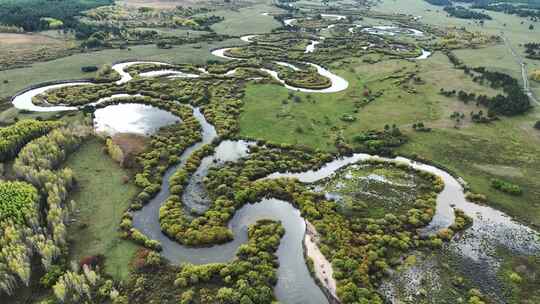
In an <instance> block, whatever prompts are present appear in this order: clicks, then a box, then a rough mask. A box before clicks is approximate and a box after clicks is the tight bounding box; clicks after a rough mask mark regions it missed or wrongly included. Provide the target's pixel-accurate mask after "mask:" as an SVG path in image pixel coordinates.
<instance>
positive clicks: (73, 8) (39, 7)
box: [0, 0, 114, 31]
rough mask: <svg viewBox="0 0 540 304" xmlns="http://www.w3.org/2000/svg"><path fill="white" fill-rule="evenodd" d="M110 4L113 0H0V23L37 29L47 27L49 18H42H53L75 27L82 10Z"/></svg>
mask: <svg viewBox="0 0 540 304" xmlns="http://www.w3.org/2000/svg"><path fill="white" fill-rule="evenodd" d="M111 4H114V1H113V0H0V24H5V25H15V26H18V27H22V28H23V29H24V30H26V31H38V30H44V29H48V28H49V24H50V19H44V18H54V19H56V20H59V21H61V22H62V23H63V24H64V27H67V28H76V27H77V26H78V21H77V19H76V16H78V15H80V13H81V12H82V11H85V10H89V9H92V8H95V7H98V6H102V5H111Z"/></svg>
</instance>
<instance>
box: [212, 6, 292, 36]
mask: <svg viewBox="0 0 540 304" xmlns="http://www.w3.org/2000/svg"><path fill="white" fill-rule="evenodd" d="M278 12H281V10H280V9H278V8H276V7H275V6H270V5H268V4H264V3H263V4H257V5H253V6H249V7H244V8H240V9H238V10H223V11H215V12H212V13H211V14H213V15H217V16H222V17H224V18H225V20H223V21H221V22H219V23H216V24H214V25H212V26H211V27H212V29H213V30H214V31H216V33H218V34H225V35H245V34H253V33H267V32H270V31H271V30H272V29H274V28H278V27H280V26H281V24H280V23H279V22H278V21H277V20H275V19H274V18H273V17H272V16H262V15H261V14H262V13H278ZM247 24H249V26H246V25H247Z"/></svg>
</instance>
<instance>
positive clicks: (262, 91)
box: [240, 54, 495, 150]
mask: <svg viewBox="0 0 540 304" xmlns="http://www.w3.org/2000/svg"><path fill="white" fill-rule="evenodd" d="M338 65H339V66H344V65H342V64H338ZM348 65H349V68H346V69H344V70H343V69H342V70H339V69H335V68H334V69H332V71H335V72H337V74H339V75H341V76H343V77H345V78H346V79H347V80H348V81H349V88H348V89H347V90H346V91H343V92H340V93H336V94H306V93H301V92H296V93H294V94H295V95H298V96H300V97H301V99H302V102H300V103H296V102H294V101H293V100H289V99H288V94H289V93H290V92H291V91H289V90H287V89H285V88H283V87H281V86H276V85H263V86H248V88H247V92H246V97H245V107H244V112H243V113H242V115H241V117H240V127H241V130H240V133H241V135H244V136H250V137H261V138H265V139H268V140H271V141H275V142H281V141H283V142H286V143H293V144H302V145H307V146H311V147H315V148H319V149H322V150H334V140H335V137H336V135H337V134H338V133H342V134H343V135H344V136H345V138H347V139H349V140H350V139H351V138H352V137H353V136H354V135H356V134H358V133H359V132H361V131H366V130H370V129H381V128H383V127H384V125H385V124H394V123H395V124H397V125H399V126H405V127H408V126H410V125H412V124H413V123H415V122H418V121H424V122H428V121H436V122H437V125H440V126H449V125H451V126H453V124H452V123H451V121H450V119H449V118H448V117H449V116H450V114H451V113H453V112H454V111H461V112H464V113H469V112H470V110H472V109H475V108H476V107H474V106H467V105H464V104H463V103H461V102H458V101H457V100H455V99H450V98H446V97H443V96H441V95H439V94H438V92H439V90H440V88H441V85H440V83H445V84H446V83H452V84H453V86H452V87H449V86H445V88H446V89H458V90H459V89H464V90H468V91H469V90H470V91H473V90H474V91H476V92H481V93H484V94H487V95H493V94H494V93H495V92H494V91H493V90H491V89H489V88H485V87H482V86H479V85H477V84H476V83H474V82H472V81H471V80H470V79H469V78H467V77H466V76H465V75H464V74H463V72H461V71H458V70H455V69H453V68H451V66H450V63H449V62H448V59H447V58H446V57H445V56H443V55H442V54H435V55H434V56H433V57H431V58H430V59H429V60H425V61H417V62H408V61H403V60H401V61H397V60H391V61H384V62H380V63H376V64H366V63H363V62H361V61H360V60H351V63H350V64H348ZM410 73H414V74H415V75H418V76H419V77H420V78H421V79H423V80H424V82H425V84H421V85H414V86H413V87H414V89H415V90H416V93H408V92H406V91H404V90H403V88H402V87H401V86H398V85H396V83H395V82H396V81H397V80H398V79H394V78H389V77H395V76H398V77H401V76H403V75H408V74H410ZM364 88H368V89H369V90H371V91H372V94H375V93H376V92H382V96H381V97H379V98H377V99H375V101H373V102H372V103H370V104H368V105H367V106H365V107H364V108H362V109H360V110H359V111H358V113H354V111H355V106H354V103H355V102H361V101H362V100H363V96H362V94H363V91H364ZM308 96H310V97H309V98H310V99H308ZM284 100H286V101H287V103H286V104H285V103H284ZM344 114H347V115H352V116H354V117H356V118H357V120H356V121H355V122H353V123H348V122H343V121H341V119H340V118H341V117H342V116H343V115H344ZM300 129H302V132H299V130H300Z"/></svg>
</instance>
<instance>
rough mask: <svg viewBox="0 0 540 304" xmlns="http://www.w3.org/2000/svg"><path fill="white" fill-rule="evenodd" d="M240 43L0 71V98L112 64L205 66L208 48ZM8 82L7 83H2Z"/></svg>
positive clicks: (114, 53)
mask: <svg viewBox="0 0 540 304" xmlns="http://www.w3.org/2000/svg"><path fill="white" fill-rule="evenodd" d="M239 43H241V41H240V40H238V39H232V40H225V41H220V42H216V43H212V44H208V43H198V44H189V45H182V46H177V47H173V48H171V49H158V48H157V47H156V46H155V45H141V46H134V47H131V50H120V49H114V50H104V51H98V52H91V53H81V54H77V55H73V56H69V57H64V58H60V59H57V60H52V61H48V62H39V63H34V64H33V65H32V66H30V67H28V68H20V69H12V70H6V71H0V98H2V97H6V96H10V95H13V94H15V93H16V92H17V91H20V90H22V89H24V88H25V87H27V86H29V85H32V84H36V83H40V82H44V81H52V80H62V79H77V78H85V77H91V76H93V74H90V75H89V74H86V73H83V72H82V71H81V67H82V66H88V65H98V66H99V65H103V64H111V63H112V62H115V61H120V60H129V59H140V60H158V61H166V62H172V63H195V64H204V63H205V62H206V61H207V60H208V59H214V60H215V59H218V58H216V57H214V56H212V54H210V49H211V48H216V47H220V46H227V45H231V44H239ZM5 80H8V83H4V81H5Z"/></svg>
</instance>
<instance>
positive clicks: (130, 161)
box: [112, 133, 148, 168]
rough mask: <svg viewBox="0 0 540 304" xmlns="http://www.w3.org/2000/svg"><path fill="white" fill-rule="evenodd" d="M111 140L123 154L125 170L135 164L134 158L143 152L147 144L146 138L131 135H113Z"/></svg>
mask: <svg viewBox="0 0 540 304" xmlns="http://www.w3.org/2000/svg"><path fill="white" fill-rule="evenodd" d="M112 140H113V143H114V144H115V145H117V146H119V147H120V149H121V150H122V152H123V154H124V161H123V164H124V166H125V167H127V168H130V167H131V166H132V165H134V164H135V157H136V156H137V155H138V154H140V153H142V152H143V151H144V149H145V148H146V144H147V142H148V138H147V137H145V136H142V135H138V134H131V133H118V134H115V135H114V136H113V137H112Z"/></svg>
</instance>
